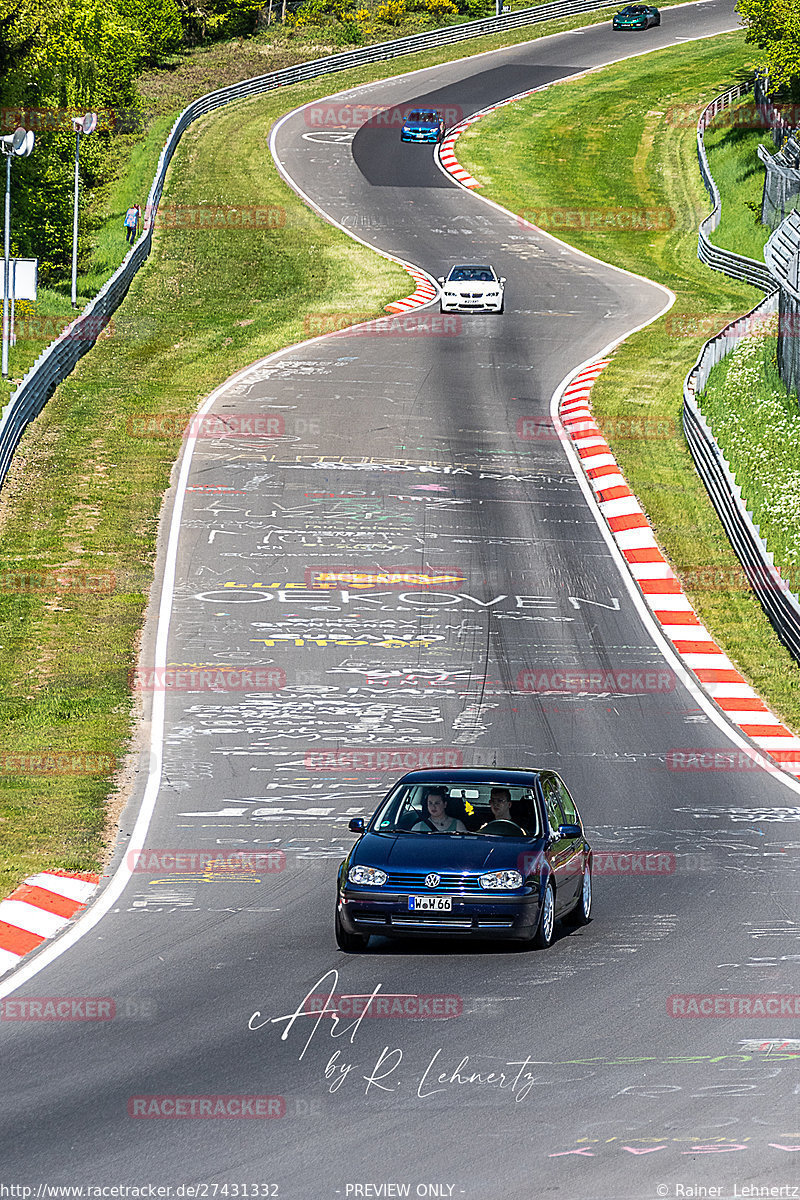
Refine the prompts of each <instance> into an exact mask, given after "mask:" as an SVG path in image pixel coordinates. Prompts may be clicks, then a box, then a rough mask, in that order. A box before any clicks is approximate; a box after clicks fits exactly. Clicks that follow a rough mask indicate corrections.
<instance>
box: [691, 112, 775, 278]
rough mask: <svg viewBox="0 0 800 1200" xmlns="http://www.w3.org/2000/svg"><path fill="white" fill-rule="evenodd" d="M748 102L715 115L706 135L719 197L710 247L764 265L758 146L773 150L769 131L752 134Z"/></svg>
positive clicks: (767, 232) (765, 231) (761, 169)
mask: <svg viewBox="0 0 800 1200" xmlns="http://www.w3.org/2000/svg"><path fill="white" fill-rule="evenodd" d="M753 112H754V106H753V97H752V96H749V97H746V98H745V99H744V100H743V101H742V102H741V103H740V104H736V105H733V106H732V107H731V108H730V109H727V110H726V111H725V112H723V113H720V115H719V117H718V118H717V119H716V121H713V122H712V123H711V125H710V126H709V128H708V129H707V131H706V135H705V144H706V152H707V154H708V164H709V167H710V168H711V174H712V175H713V177H714V181H715V183H716V185H717V187H718V188H719V194H720V196H721V197H722V219H721V220H720V223H719V225H718V226H717V228H716V229H715V230H714V232H713V233H712V234H711V241H712V242H713V243H714V245H715V246H722V247H723V248H724V249H726V250H733V251H734V253H736V254H745V255H747V257H748V258H755V259H757V260H758V261H759V262H763V261H764V246H765V244H766V241H767V238H768V237H769V235H770V233H771V230H769V229H768V228H767V227H766V225H762V224H761V197H762V194H763V191H764V167H763V166H762V165H761V161H760V159H759V157H758V154H757V150H758V145H759V142H765V141H766V142H767V144H768V149H770V150H771V149H772V146H771V144H770V139H769V130H766V129H751V128H748V124H749V125H752V124H753Z"/></svg>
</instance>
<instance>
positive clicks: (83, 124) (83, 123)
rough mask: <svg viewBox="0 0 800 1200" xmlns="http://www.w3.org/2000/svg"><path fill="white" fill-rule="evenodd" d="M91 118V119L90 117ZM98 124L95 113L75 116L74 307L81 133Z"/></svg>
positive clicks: (75, 298)
mask: <svg viewBox="0 0 800 1200" xmlns="http://www.w3.org/2000/svg"><path fill="white" fill-rule="evenodd" d="M90 118H91V119H90ZM96 124H97V117H96V116H95V114H94V113H87V114H86V116H85V117H73V118H72V128H73V129H74V130H75V190H74V194H73V203H72V307H73V308H77V307H78V190H79V188H80V162H81V134H82V133H83V134H89V133H91V132H92V130H93V129H94V127H95V125H96Z"/></svg>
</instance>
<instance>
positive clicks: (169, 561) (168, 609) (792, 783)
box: [0, 0, 800, 999]
mask: <svg viewBox="0 0 800 1200" xmlns="http://www.w3.org/2000/svg"><path fill="white" fill-rule="evenodd" d="M671 7H672V8H691V7H696V2H695V0H690V2H689V3H687V4H680V5H678V4H676V5H672V6H671ZM738 27H740V26H737V27H735V28H738ZM586 28H591V25H589V26H586ZM734 31H735V29H734V30H726V31H725V32H734ZM574 32H575V30H564V31H562V32H560V33H554V34H548V35H546V36H547V37H548V38H549V37H564V36H568V35H569V34H571V33H574ZM715 36H718V34H704V35H701V37H700V38H697V39H691V40H692V41H695V40H697V41H701V40H703V39H704V38H706V37H715ZM531 40H532V41H534V42H538V41H543V40H545V39H544V38H534V39H531ZM525 44H526V43H525V42H520V43H512V44H511V45H512V46H513V45H525ZM509 48H510V47H509V46H501V47H498V48H496V49H493V50H485V51H481V52H480V53H479V54H475V55H470V54H466V55H464V56H463V58H459V59H451V60H448V61H447V62H445V63H437V64H432V65H431V66H427V67H418V68H415V69H414V70H413V71H408V72H404V73H401V74H400V75H390V76H388V77H387V79H391V80H392V81H397V80H401V79H404V78H406V77H407V76H410V75H416V74H421V73H422V72H424V71H430V70H432V69H435V68H436V67H437V66H452V65H454V64H456V63H459V62H467V61H469V60H470V59H474V58H482V57H484V56H485V55H488V54H498V53H502V52H503V51H505V50H508V49H509ZM662 48H664V47H662ZM651 52H652V53H655V51H649V50H643V51H641V53H643V54H644V53H651ZM626 57H631V58H636V57H639V55H638V54H634V55H630V56H626ZM615 61H619V62H622V61H624V59H618V60H615ZM603 65H604V66H611V65H613V64H612V63H606V64H603ZM600 69H602V68H601V67H598V68H590V70H592V71H593V70H600ZM583 73H584V74H586V73H588V72H583ZM566 78H567V79H571V78H573V77H572V76H567V77H566ZM381 82H386V80H373V81H372V82H371V83H370V84H364V85H361V87H364V88H366V87H370V86H374V85H376V84H378V83H381ZM554 82H561V81H560V80H558V81H554ZM545 86H550V85H545ZM361 87H359V85H356V87H355V88H352V87H350V88H342V89H341V90H340V91H339V92H332V93H330V94H329V96H326V97H321V99H328V98H330V97H333V96H337V95H343V94H345V93H347V92H351V91H360V90H361ZM319 100H320V98H317V99H316V100H311V101H308V102H307V103H306V104H302V105H300V106H299V107H298V108H296V109H292V111H291V112H289V113H285V114H284V116H283V117H281V118H280V119H279V120H278V121H277V122H276V123H275V124H274V125H273V127H272V129H271V131H270V138H269V143H270V153H271V154H272V158H273V161H274V163H275V165H276V167H277V169H278V172H279V174H280V175H281V177H282V178H283V179H284V182H285V183H286V184H287V186H289V187H290V188H291V189H292V191H294V192H295V193H296V194H297V195H299V196H301V197H302V198H303V199H304V200H305V201H306V202H307V203H308V204H309V206H310V207H311V208H313V209H314V211H315V212H317V213H319V215H320V216H321V217H323V218H324V219H325V220H326V221H328V222H329V223H330V224H331V225H335V226H336V228H337V229H339V230H341V232H342V233H344V234H346V235H347V237H349V238H351V239H352V240H353V241H356V242H359V243H360V244H361V245H362V246H365V247H366V248H367V249H368V250H373V251H374V252H375V253H376V254H379V255H380V256H381V257H382V258H384V259H387V260H388V261H389V262H395V263H397V264H398V265H399V266H402V267H404V268H406V269H413V270H418V271H420V273H421V274H423V275H425V276H426V277H427V278H428V279H429V280H430V281H431V284H432V285H433V286H437V285H436V284H435V282H434V279H433V276H432V275H430V274H429V273H428V272H427V271H425V270H424V269H423V268H421V267H416V266H414V265H413V264H411V263H408V262H406V261H404V260H402V259H399V258H397V257H396V256H394V255H392V254H389V253H388V252H387V251H385V250H381V249H380V248H379V247H377V246H373V245H372V244H371V243H370V242H367V241H365V240H364V239H363V238H360V237H358V235H357V234H355V233H353V232H352V231H351V230H349V229H347V228H346V227H345V226H344V225H341V224H340V223H339V222H338V221H336V220H335V218H333V217H331V216H329V214H328V213H326V212H325V211H324V209H322V208H321V207H320V206H319V205H317V204H316V203H315V202H314V201H313V200H312V199H311V197H310V196H308V195H307V194H306V193H305V192H304V191H303V190H302V189H301V188H300V187H299V186H298V185H296V184H295V183H294V182H293V181H292V180H291V177H290V176H289V174H288V172H287V171H286V170H285V169H284V167H283V164H282V163H281V162H280V160H279V159H278V157H277V154H276V153H275V150H274V138H275V135H276V134H277V132H278V129H279V128H280V127H281V126H282V125H283V123H284V122H285V121H286V120H288V118H289V117H290V116H293V115H294V114H295V113H297V112H302V110H303V109H304V108H308V107H309V105H310V104H315V103H319ZM437 150H438V146H437ZM434 161H437V160H436V156H434ZM437 166H439V169H440V170H442V171H443V173H444V174H446V175H447V176H448V178H450V179H453V176H452V175H451V174H450V173H449V172H446V171H444V168H443V167H442V166H441V165H440V164H439V163H438V161H437ZM454 182H455V183H456V185H457V186H459V187H461V186H462V185H461V184H459V183H458V182H457V181H456V180H454ZM463 190H464V191H465V192H468V193H469V194H470V195H472V196H475V195H477V198H478V199H479V200H481V201H483V203H484V204H490V205H491V206H492V207H493V208H496V209H497V210H498V211H499V212H502V213H505V214H506V215H507V216H511V217H513V216H514V214H513V213H511V212H510V211H509V210H508V209H506V208H503V207H502V205H500V204H497V203H496V202H495V201H494V200H490V199H489V198H488V197H486V196H481V195H480V194H478V193H476V192H475V191H474V190H473V189H471V188H467V187H465V188H463ZM540 232H541V233H543V234H544V235H545V236H546V237H549V238H550V239H551V240H552V241H554V242H556V243H557V244H558V245H559V246H562V247H564V248H565V249H568V250H570V251H572V252H573V253H574V254H577V255H579V256H581V257H583V258H588V259H589V260H590V261H591V262H596V263H599V264H600V265H601V266H606V267H607V266H610V267H611V268H612V269H613V270H616V271H620V272H622V274H624V275H630V276H632V277H633V278H634V279H640V280H643V281H644V282H646V283H649V284H651V285H652V286H653V287H659V288H662V289H663V290H664V291H665V292H668V293H669V295H670V297H671V299H670V301H669V303H668V304H667V305H666V306H665V307H664V308H663V309H662V310H661V312H659V313H658V314H657V315H656V316H655V317H653V318H652V321H657V320H658V318H659V317H660V316H662V315H663V314H664V313H665V312H667V311H668V309H669V308H671V307H672V305H673V304H674V303H675V299H676V297H675V295H674V293H672V292H671V291H670V290H669V289H668V288H663V285H661V284H657V283H654V282H653V280H651V279H647V278H646V276H643V275H636V274H635V273H634V272H632V271H626V270H625V269H624V268H623V267H614V266H613V264H610V263H604V262H603V261H602V259H598V258H595V257H594V256H593V255H591V254H587V253H586V252H585V251H582V250H576V249H575V248H574V247H572V246H569V245H567V243H566V242H562V241H560V239H559V238H556V237H554V236H553V235H552V234H550V233H548V232H547V231H546V230H541V231H540ZM437 295H438V286H437ZM428 303H432V301H429V302H428ZM419 307H420V308H425V307H427V305H420V306H419ZM379 319H381V318H375V317H373V318H370V320H379ZM652 321H648V322H645V324H643V325H639V326H637V327H636V328H634V329H631V330H629V331H628V332H627V333H626V334H624V335H623V336H622V337H620V338H617V339H616V340H615V341H613V342H610V343H609V346H608V347H607V348H606V350H603V351H600V352H599V353H598V354H593V355H592V356H591V357H590V358H588V359H586V360H585V361H584V362H582V363H581V364H579V366H577V367H576V368H575V370H574V371H571V372H570V373H569V375H567V376H566V377H565V379H564V380H563V381H562V384H560V385H559V388H558V389H557V390H556V392H555V393H554V394H553V397H552V399H551V413H552V405H553V401H555V400H556V398H558V400H559V401H560V390H561V389H562V388H566V387H567V386H568V385H569V383H570V382H571V381H572V380H573V379H574V377H575V376H576V375H578V374H579V373H580V371H582V370H584V369H585V368H586V367H587V366H590V365H591V364H592V363H593V362H595V360H596V359H597V358H602V357H603V356H604V354H605V353H607V351H608V349H613V348H615V347H616V346H617V345H619V344H620V342H622V341H624V340H625V338H627V337H630V336H631V335H632V334H634V333H637V332H638V331H639V330H640V329H644V328H646V326H647V325H649V324H651V323H652ZM368 323H369V322H367V321H364V322H360V323H359V324H357V325H353V326H349V327H348V328H352V329H357V328H359V326H360V325H362V324H368ZM330 336H333V335H332V334H322V335H320V336H318V337H313V338H307V339H306V340H305V341H302V342H297V343H294V344H293V345H291V346H285V347H283V348H282V349H280V350H276V351H274V352H273V353H272V354H268V355H266V357H264V358H260V359H257V360H256V361H255V362H253V363H250V364H249V365H248V366H246V367H243V368H242V369H241V370H240V371H236V372H234V374H233V375H231V376H230V377H229V378H228V379H226V380H224V382H223V383H221V384H220V385H219V386H218V387H217V388H215V389H214V391H213V392H211V394H210V395H209V396H208V397H207V398H206V400H205V401H204V402H203V404H202V405H201V406H200V407H199V408H198V410H197V415H199V416H203V415H204V414H205V413H206V412H208V410H209V408H210V407H211V406H212V405H213V403H214V402H215V401H216V399H217V397H218V396H220V395H222V393H223V392H224V391H225V390H226V389H227V388H228V386H229V385H230V384H232V383H233V382H234V381H236V380H238V379H240V378H242V377H246V376H247V374H248V372H250V371H253V370H255V369H256V368H257V367H261V366H263V365H264V364H266V363H268V362H270V361H271V360H272V359H274V358H280V357H281V356H282V355H284V354H286V353H288V352H289V351H293V350H296V349H297V348H298V347H299V346H306V345H313V344H314V343H316V342H319V341H323V340H324V338H326V337H330ZM556 407H557V406H556ZM555 422H556V423H557V425H558V426H560V427H561V431H562V433H563V435H564V439H565V449H566V453H567V459H568V460H569V462H570V466H571V467H572V470H573V473H574V474H575V476H576V479H577V480H578V484H579V486H580V487H581V490H582V491H583V493H584V496H585V497H586V499H587V502H588V504H589V508H590V510H591V512H592V515H593V516H594V518H595V521H596V522H597V524H598V527H599V529H600V531H601V533H602V535H603V537H604V539H605V540H606V541H607V542H608V544H609V547H610V549H611V551H612V557H613V558H614V560H615V563H616V565H617V567H618V569H619V571H620V574H621V576H622V578H623V581H624V583H625V586H626V587H627V588H628V590H629V592H630V593H631V596H632V599H633V602H634V606H635V607H636V608H637V611H639V612H640V615H641V616H642V619H643V621H644V623H645V626H646V627H647V628H648V630H649V631H650V633H651V635H652V637H653V641H654V642H655V643H656V645H657V646H658V648H659V649H660V650H661V652H662V654H663V655H664V657H665V659H667V660H668V661H673V663H677V664H678V666H679V671H678V675H679V677H680V678H681V679H682V681H684V682H685V684H686V686H687V688H688V689H689V691H690V692H691V693H692V694H693V695H696V698H697V699H698V700H699V701H700V702H701V705H702V707H703V708H706V706H708V714H709V716H710V717H711V718H712V720H713V721H714V723H715V724H716V725H718V726H719V728H721V729H722V730H723V732H725V733H726V734H727V736H728V737H730V739H731V740H732V741H733V742H734V744H735V745H737V746H739V747H740V748H745V749H749V750H752V745H751V743H750V742H748V741H745V740H744V738H740V737H738V736H737V735H736V733H735V731H734V728H733V727H732V726H730V725H729V724H728V722H727V721H725V720H724V718H722V717H721V714H720V713H719V712H718V711H717V709H716V708H715V707H714V706H713V702H711V701H710V698H709V697H707V696H706V694H705V692H704V691H702V689H699V687H698V685H697V683H696V682H695V680H694V677H693V676H691V675H690V673H689V669H688V668H687V667H685V666H684V665H683V663H682V661H681V659H680V657H679V656H678V654H677V651H676V650H675V649H674V647H673V646H671V644H670V643H669V642H667V641H666V639H664V638H663V637H662V635H661V633H660V630H659V629H658V626H657V625H656V624H655V620H654V618H652V617H651V614H650V611H649V609H647V607H646V606H645V605H644V603H643V602H642V598H641V593H640V592H639V590H638V588H637V587H636V584H635V581H634V579H633V576H632V575H631V574H630V572H629V570H628V564H627V560H626V559H625V558H624V556H623V555H622V552H621V551H620V550H619V548H618V547H617V545H616V542H614V541H613V538H612V535H611V531H610V530H609V528H608V526H607V525H606V523H605V521H604V519H603V516H602V514H601V513H600V512H599V510H598V509H597V508H596V506H595V503H594V494H593V492H592V490H591V488H590V486H589V483H588V480H587V479H586V477H585V475H584V474H583V470H582V469H581V468H580V466H579V464H578V463H577V461H573V456H574V451H573V450H572V446H571V444H566V443H567V442H569V435H568V433H567V432H566V430H565V429H564V427H563V426H562V425H561V421H560V418H559V416H558V413H557V412H556V414H555ZM195 441H196V437H195V436H190V437H189V438H187V443H186V447H185V449H184V452H183V456H182V458H180V459H179V460H178V461H179V462H180V472H179V478H178V485H177V491H176V496H175V502H174V505H173V509H172V514H171V517H170V532H169V539H168V544H167V557H166V561H165V566H164V576H163V580H162V587H161V599H160V604H159V613H158V625H157V634H156V654H155V666H156V669H158V667H159V665H161V666H163V667H164V668H166V645H167V639H168V636H169V623H170V619H171V615H172V600H173V596H174V590H175V571H176V567H177V548H178V541H179V539H180V517H181V515H182V513H183V503H184V500H185V496H186V486H187V481H188V475H189V469H190V467H191V461H192V457H193V454H194V443H195ZM176 518H177V521H176ZM167 601H168V602H167ZM160 653H163V656H164V659H163V663H162V662H161V660H160V658H159V654H160ZM165 702H166V694H161V693H158V692H156V693H154V696H153V711H152V714H151V737H150V747H151V753H150V764H149V766H148V779H147V785H146V787H145V794H144V798H143V800H142V804H141V807H140V809H139V813H138V815H137V818H136V822H135V824H134V827H133V830H132V832H131V838H130V841H131V847H130V848H138V846H137V845H136V843H137V841H138V840H141V841H143V839H144V837H145V835H146V833H147V830H148V828H149V826H150V821H151V820H152V816H153V812H154V810H155V802H156V799H157V797H158V792H159V790H160V786H161V766H162V754H163V728H164V713H165ZM157 732H158V734H159V737H158V740H157V739H156V733H157ZM762 769H763V770H766V771H768V773H769V774H772V773H773V771H772V770H771V769H769V768H767V767H762ZM774 773H775V774H777V775H778V776H779V777H780V778H781V779H782V781H783V782H784V783H785V784H786V785H787V786H788V787H790V788H791V789H792V790H793V791H796V792H797V793H798V794H799V795H800V782H798V781H797V780H795V779H792V778H791V777H790V776H788V775H785V774H784V773H783V772H781V771H780V769H779V768H777V766H776V768H775V771H774ZM128 853H129V851H128V852H126V855H125V857H124V858H123V860H122V861H121V862H120V864H119V865H118V867H117V869H116V870H115V872H114V875H113V876H112V877H111V880H110V882H109V883H108V885H107V886H106V887H105V888H103V887H102V882H101V885H100V886H101V890H100V892H99V894H98V895H97V899H96V900H95V901H94V902H91V901H90V903H89V906H88V907H87V908H85V909H84V910H83V911H82V913H81V915H79V916H77V917H75V918H73V919H72V920H71V922H70V924H69V927H68V928H67V929H66V930H65V931H64V933H63V934H61V936H60V937H57V938H55V939H54V940H53V941H51V942H49V943H48V944H46V946H45V948H44V949H42V950H41V951H39V952H38V953H36V952H35V951H34V952H32V953H33V954H34V957H33V958H32V960H31V961H30V962H26V961H25V959H26V958H27V956H24V957H23V958H22V959H21V960H20V966H19V967H18V968H16V969H14V968H12V969H11V973H10V974H9V977H8V979H7V980H5V982H4V981H3V980H2V978H0V999H3V998H4V997H5V996H8V995H11V993H12V992H14V991H16V989H17V988H18V987H21V986H22V985H23V984H25V983H27V982H28V981H29V980H30V979H32V978H33V977H34V976H35V975H37V974H38V973H39V971H41V970H43V969H44V967H46V966H48V965H49V964H50V963H51V962H54V961H55V959H57V958H60V956H61V955H62V954H63V953H64V952H65V951H66V950H68V949H70V948H71V947H72V946H73V945H75V944H76V942H78V941H79V940H80V939H81V938H82V937H83V935H84V934H85V933H88V932H89V931H90V930H91V929H93V928H94V926H95V925H97V924H98V922H99V921H100V920H101V919H102V917H104V916H105V915H106V914H107V913H108V912H109V910H110V908H111V905H112V904H113V903H115V901H116V900H118V899H119V897H120V896H121V895H122V892H123V891H124V890H125V887H126V886H127V884H128V882H129V881H130V878H131V876H132V875H133V871H132V869H131V868H130V867H129V866H128V865H127V862H126V859H127V857H128Z"/></svg>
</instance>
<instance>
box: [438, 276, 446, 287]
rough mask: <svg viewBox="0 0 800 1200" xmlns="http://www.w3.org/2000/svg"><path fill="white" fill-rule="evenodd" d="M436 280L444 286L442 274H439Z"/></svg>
mask: <svg viewBox="0 0 800 1200" xmlns="http://www.w3.org/2000/svg"><path fill="white" fill-rule="evenodd" d="M437 282H438V283H440V284H441V285H442V287H444V275H440V276H439V279H438V280H437Z"/></svg>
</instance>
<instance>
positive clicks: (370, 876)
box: [347, 867, 387, 887]
mask: <svg viewBox="0 0 800 1200" xmlns="http://www.w3.org/2000/svg"><path fill="white" fill-rule="evenodd" d="M347 879H348V882H349V883H360V884H366V886H367V887H382V885H383V884H384V883H386V879H387V875H386V872H385V871H381V870H380V868H379V867H351V868H350V870H349V871H348V872H347Z"/></svg>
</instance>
